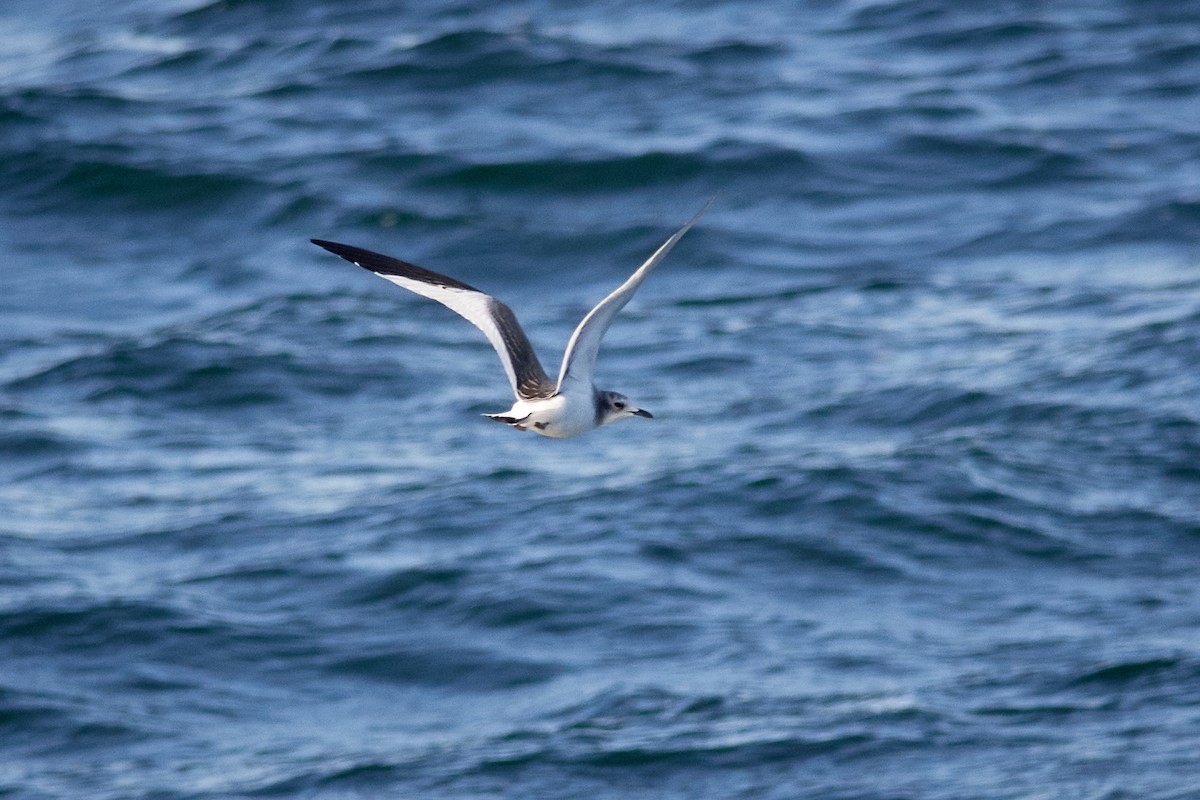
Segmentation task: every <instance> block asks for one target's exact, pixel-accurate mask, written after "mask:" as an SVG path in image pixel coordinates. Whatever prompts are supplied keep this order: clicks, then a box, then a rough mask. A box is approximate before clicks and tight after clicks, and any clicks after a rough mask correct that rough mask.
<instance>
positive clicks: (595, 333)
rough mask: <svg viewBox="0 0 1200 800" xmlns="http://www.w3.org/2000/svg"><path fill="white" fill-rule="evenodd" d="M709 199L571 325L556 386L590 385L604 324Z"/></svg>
mask: <svg viewBox="0 0 1200 800" xmlns="http://www.w3.org/2000/svg"><path fill="white" fill-rule="evenodd" d="M712 202H713V201H712V200H709V201H708V202H707V203H705V204H704V208H702V209H700V210H699V211H697V212H696V215H695V216H694V217H692V218H691V219H690V220H688V221H687V224H685V225H684V226H683V227H682V228H680V229H679V230H677V231H676V232H675V235H674V236H672V237H671V238H670V239H667V241H665V242H663V244H662V246H661V247H659V248H658V249H657V250H655V251H654V254H653V255H652V256H650V258H648V259H646V263H645V264H642V266H640V267H638V269H637V271H636V272H634V273H633V274H632V275H630V276H629V280H627V281H625V282H624V283H622V284H621V285H620V286H619V287H617V290H616V291H615V292H613V293H612V294H610V295H609V296H608V297H606V298H604V299H603V300H601V301H600V303H599V304H598V305H597V306H596V307H595V308H593V309H592V310H591V311H589V312H588V315H587V316H586V317H584V318H583V321H582V322H580V323H579V327H577V328H575V332H574V333H572V334H571V341H569V342H567V349H566V351H565V352H564V353H563V360H562V367H560V368H559V371H558V390H559V391H562V390H563V386H564V384H566V383H567V382H568V381H570V382H579V383H582V384H584V385H586V386H588V387H591V385H592V372H593V370H594V368H595V366H596V355H597V354H598V353H599V352H600V340H601V339H603V338H604V334H605V332H606V331H607V330H608V326H609V325H611V324H612V321H613V319H614V318H615V317H616V316H617V312H619V311H620V310H621V309H622V308H624V307H625V304H626V303H628V302H629V299H630V298H631V297H633V293H634V292H636V291H637V288H638V287H639V286H641V285H642V281H644V280H646V276H647V275H649V274H650V271H651V270H652V269H654V268H655V267H657V266H658V264H659V262H660V261H662V260H663V259H664V258H665V257H666V255H667V253H669V252H671V248H672V247H674V246H675V243H676V242H678V241H679V240H680V239H681V238H683V235H684V234H685V233H687V232H688V229H689V228H691V227H692V226H693V225H695V224H696V220H698V219H700V215H701V214H703V213H704V212H705V211H707V210H708V207H709V206H710V205H712Z"/></svg>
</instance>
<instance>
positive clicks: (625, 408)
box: [596, 392, 654, 425]
mask: <svg viewBox="0 0 1200 800" xmlns="http://www.w3.org/2000/svg"><path fill="white" fill-rule="evenodd" d="M624 417H646V418H647V419H653V418H654V415H653V414H651V413H650V412H649V411H643V410H642V409H640V408H638V407H637V406H635V405H634V404H633V403H631V402H629V398H628V397H626V396H625V395H623V394H621V393H620V392H596V421H597V422H598V423H599V424H600V425H607V424H608V423H610V422H616V421H617V420H619V419H622V418H624Z"/></svg>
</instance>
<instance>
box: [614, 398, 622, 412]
mask: <svg viewBox="0 0 1200 800" xmlns="http://www.w3.org/2000/svg"><path fill="white" fill-rule="evenodd" d="M624 407H625V404H624V403H622V402H621V401H620V400H618V401H617V402H615V403H613V408H615V409H618V410H619V409H622V408H624Z"/></svg>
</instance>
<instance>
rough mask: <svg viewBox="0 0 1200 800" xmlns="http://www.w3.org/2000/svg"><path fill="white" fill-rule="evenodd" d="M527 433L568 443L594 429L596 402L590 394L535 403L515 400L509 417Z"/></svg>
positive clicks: (535, 401) (575, 394) (573, 394)
mask: <svg viewBox="0 0 1200 800" xmlns="http://www.w3.org/2000/svg"><path fill="white" fill-rule="evenodd" d="M527 414H528V415H529V417H528V419H527V420H525V421H524V422H522V423H521V427H522V428H525V429H526V430H530V431H534V432H535V433H540V434H541V435H542V436H549V437H551V438H554V439H569V438H570V437H572V436H578V435H580V434H581V433H587V432H588V431H590V430H592V429H593V428H595V427H596V402H595V400H594V398H593V394H592V393H590V392H589V393H587V394H584V393H583V392H564V393H562V394H556V395H554V396H553V397H547V398H544V399H538V400H518V401H517V402H516V403H515V404H514V405H513V407H512V410H511V411H510V412H509V415H510V416H512V417H515V418H517V419H520V418H522V417H524V416H525V415H527Z"/></svg>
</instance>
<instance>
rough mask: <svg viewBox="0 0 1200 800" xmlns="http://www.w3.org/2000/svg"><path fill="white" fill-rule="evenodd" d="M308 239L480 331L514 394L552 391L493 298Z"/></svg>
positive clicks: (513, 320)
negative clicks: (446, 309) (434, 301)
mask: <svg viewBox="0 0 1200 800" xmlns="http://www.w3.org/2000/svg"><path fill="white" fill-rule="evenodd" d="M312 243H313V244H315V245H318V246H319V247H323V248H325V249H326V250H328V251H329V252H331V253H333V254H334V255H338V256H341V257H342V258H344V259H346V260H347V261H349V262H351V263H353V264H357V265H358V266H360V267H362V268H363V269H366V270H370V271H371V272H374V273H375V274H376V275H378V276H379V277H381V278H383V279H384V280H388V281H391V282H392V283H394V284H396V285H397V286H402V287H404V288H405V289H408V290H409V291H411V292H416V293H417V294H419V295H421V296H422V297H428V298H429V299H430V300H436V301H438V302H439V303H441V304H442V305H444V306H446V308H448V309H450V310H451V311H453V312H454V313H456V314H458V315H459V316H460V317H462V318H463V319H465V320H466V321H467V322H470V323H471V324H472V325H474V326H475V327H476V328H479V330H481V331H483V335H484V336H486V337H487V339H488V341H489V342H491V343H492V347H494V348H495V349H496V353H498V354H499V356H500V361H501V363H503V364H504V371H505V373H506V374H507V375H508V380H509V383H511V384H512V387H513V393H514V394H516V396H517V398H518V399H524V400H531V399H533V398H535V397H548V396H549V395H552V394H554V392H555V385H554V384H553V383H552V382H551V381H550V377H549V376H548V375H547V374H546V371H545V370H544V369H542V365H541V363H540V362H539V361H538V357H537V353H535V352H534V350H533V345H531V344H530V343H529V339H528V337H526V336H525V331H523V330H522V329H521V324H520V323H519V322H517V317H516V315H515V314H513V312H512V309H510V308H509V307H508V306H506V305H505V304H504V303H501V302H500V301H499V300H497V299H496V298H494V297H492V296H490V295H487V294H484V293H483V292H481V291H479V290H478V289H476V288H475V287H473V286H468V285H467V284H465V283H463V282H462V281H456V280H454V278H450V277H447V276H445V275H441V274H439V273H436V272H433V271H432V270H428V269H425V268H423V267H418V266H417V265H415V264H409V263H407V262H405V261H400V260H399V259H395V258H391V257H390V256H385V255H381V254H380V253H374V252H372V251H370V250H364V249H363V248H361V247H353V246H351V245H348V244H338V243H337V242H327V241H324V240H322V239H313V240H312Z"/></svg>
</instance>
